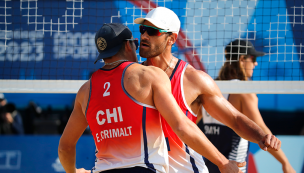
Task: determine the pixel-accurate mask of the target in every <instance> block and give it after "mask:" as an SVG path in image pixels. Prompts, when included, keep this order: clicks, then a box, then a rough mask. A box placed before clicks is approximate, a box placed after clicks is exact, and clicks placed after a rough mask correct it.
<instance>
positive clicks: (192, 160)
mask: <svg viewBox="0 0 304 173" xmlns="http://www.w3.org/2000/svg"><path fill="white" fill-rule="evenodd" d="M188 112H189V111H188V110H187V111H186V116H187V117H188ZM185 146H186V152H187V153H188V154H189V156H190V162H191V165H192V168H193V171H194V172H195V173H198V169H197V167H196V164H195V160H194V158H193V157H192V156H191V155H190V152H189V149H188V145H187V144H185Z"/></svg>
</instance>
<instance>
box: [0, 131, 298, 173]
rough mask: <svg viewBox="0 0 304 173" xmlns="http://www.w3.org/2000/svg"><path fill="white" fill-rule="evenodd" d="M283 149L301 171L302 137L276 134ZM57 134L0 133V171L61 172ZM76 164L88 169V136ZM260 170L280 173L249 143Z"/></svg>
mask: <svg viewBox="0 0 304 173" xmlns="http://www.w3.org/2000/svg"><path fill="white" fill-rule="evenodd" d="M278 138H279V139H280V140H281V141H282V149H283V151H284V153H285V154H286V156H287V158H288V159H289V161H290V163H291V165H292V166H293V168H294V169H295V170H296V172H298V173H301V171H302V172H303V171H304V170H303V166H304V165H303V164H304V136H278ZM59 139H60V136H0V141H1V142H0V172H1V173H2V172H5V173H19V172H20V173H21V172H32V173H36V172H37V173H41V172H43V173H54V172H64V170H63V168H62V166H61V164H60V161H59V159H58V154H57V147H58V143H59ZM76 152H77V154H76V166H77V167H78V168H82V167H83V168H85V169H89V170H90V169H91V168H92V167H93V166H94V161H95V154H94V153H95V145H94V141H93V138H92V136H91V135H84V136H82V137H81V138H80V139H79V141H78V143H77V146H76ZM250 152H251V153H253V155H254V160H255V167H256V168H257V170H258V171H259V173H264V172H265V173H266V172H267V173H270V172H271V173H280V172H282V170H281V164H280V163H279V162H278V161H276V159H274V157H272V156H271V155H270V154H269V153H268V152H264V151H263V150H261V149H260V148H259V147H258V145H257V144H251V145H250Z"/></svg>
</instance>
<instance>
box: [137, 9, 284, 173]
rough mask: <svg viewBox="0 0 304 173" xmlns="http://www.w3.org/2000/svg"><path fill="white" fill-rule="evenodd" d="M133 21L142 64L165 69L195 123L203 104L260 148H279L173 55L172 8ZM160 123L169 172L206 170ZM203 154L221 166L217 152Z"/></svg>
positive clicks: (174, 25) (209, 82) (174, 23)
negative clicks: (165, 145)
mask: <svg viewBox="0 0 304 173" xmlns="http://www.w3.org/2000/svg"><path fill="white" fill-rule="evenodd" d="M134 23H137V24H141V25H140V33H141V38H140V50H139V54H140V56H141V57H144V58H147V60H146V61H145V62H144V63H143V64H144V65H146V66H151V65H152V66H156V67H159V68H161V69H162V70H164V71H165V73H166V74H167V75H168V76H169V77H170V79H171V86H172V94H173V96H174V97H175V99H176V101H177V103H178V104H179V106H180V108H181V109H182V110H183V112H184V113H185V114H186V115H187V116H188V117H189V119H190V120H192V121H193V122H194V123H196V113H197V112H198V110H199V108H200V107H201V106H202V105H203V106H204V108H205V109H206V110H207V112H209V113H210V115H211V116H213V117H214V118H216V119H217V120H219V121H220V122H222V123H224V124H226V125H227V126H229V127H230V128H232V129H233V130H234V131H235V132H236V133H237V134H238V135H240V136H241V137H243V138H245V139H247V140H249V141H252V142H255V143H258V144H259V146H260V147H261V148H262V149H263V150H267V149H274V150H278V149H279V148H280V146H281V142H280V141H279V139H277V138H276V137H275V136H273V135H270V134H267V135H266V134H265V133H264V132H263V131H262V130H261V129H260V128H259V127H258V126H257V125H256V124H255V123H254V122H252V121H251V120H250V119H248V118H247V117H246V116H244V115H243V114H242V113H240V112H239V111H237V110H236V109H235V108H234V107H233V106H232V105H231V104H230V103H229V102H228V101H227V100H226V99H225V98H224V97H223V96H222V94H221V92H220V90H219V88H218V87H217V85H216V84H215V82H214V81H213V79H212V78H211V77H210V76H209V75H208V74H206V73H204V72H203V71H200V70H196V69H194V68H193V67H192V66H191V65H188V64H187V63H185V62H184V61H182V60H179V59H178V58H176V57H174V56H173V55H172V53H171V48H172V45H173V44H174V43H175V42H176V40H177V36H178V32H179V30H180V21H179V19H178V17H177V15H176V14H175V13H174V12H173V11H171V10H170V9H168V8H165V7H157V8H155V9H153V10H151V11H150V12H149V13H148V14H147V16H146V17H145V18H137V19H135V20H134ZM185 41H187V40H185ZM162 124H163V129H164V134H165V137H166V138H167V139H168V143H167V145H168V149H169V152H168V153H169V165H170V172H182V173H184V172H205V171H204V170H205V167H206V166H205V163H204V161H203V160H202V156H200V155H199V154H197V153H195V152H194V151H193V150H192V149H191V148H190V147H188V145H186V144H184V143H183V142H182V140H180V139H179V138H178V137H177V136H176V134H175V133H174V131H173V130H172V129H171V128H170V127H169V126H168V123H167V122H165V121H163V123H162ZM192 133H194V132H192ZM189 135H190V134H189ZM223 142H225V141H223ZM265 142H267V143H268V144H266V143H265ZM205 149H206V150H208V148H205ZM203 156H204V157H206V158H207V159H208V160H210V159H211V160H210V161H211V162H213V163H214V164H215V165H217V166H218V167H219V168H220V167H221V163H220V162H218V161H217V159H218V158H217V156H216V155H203ZM209 158H210V159H209Z"/></svg>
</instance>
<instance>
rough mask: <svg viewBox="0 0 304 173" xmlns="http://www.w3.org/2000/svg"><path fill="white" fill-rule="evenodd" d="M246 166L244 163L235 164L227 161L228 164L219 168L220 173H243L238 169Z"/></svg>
mask: <svg viewBox="0 0 304 173" xmlns="http://www.w3.org/2000/svg"><path fill="white" fill-rule="evenodd" d="M245 165H246V162H236V161H233V160H229V163H228V164H226V165H224V166H223V167H222V168H219V170H220V171H221V173H243V172H242V171H241V170H240V169H239V167H243V166H245Z"/></svg>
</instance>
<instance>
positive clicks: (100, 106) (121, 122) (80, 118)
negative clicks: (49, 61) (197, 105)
mask: <svg viewBox="0 0 304 173" xmlns="http://www.w3.org/2000/svg"><path fill="white" fill-rule="evenodd" d="M95 43H96V46H97V48H98V51H99V52H100V55H99V56H98V58H97V60H96V61H98V60H100V59H104V61H105V66H104V67H103V68H101V69H99V70H97V71H96V72H94V74H93V75H92V77H91V79H90V80H89V81H87V82H86V83H85V84H84V85H83V86H82V87H81V88H80V89H79V91H78V93H77V96H76V100H75V106H74V110H73V112H72V114H71V117H70V119H69V121H68V123H67V126H66V128H65V130H64V132H63V134H62V137H61V139H60V142H59V147H58V154H59V159H60V162H61V164H62V166H63V167H64V169H65V171H66V172H67V173H74V172H85V171H86V170H84V169H79V170H76V168H75V158H76V151H75V149H76V144H77V141H78V139H79V138H80V137H81V135H82V133H83V132H84V130H85V129H86V127H87V126H88V125H89V126H90V129H91V131H92V135H93V137H94V141H95V145H96V148H97V154H96V157H97V160H96V162H95V167H94V168H93V172H94V173H97V172H105V173H120V172H132V173H145V172H147V173H148V172H168V169H169V165H168V148H167V145H166V142H165V138H164V134H163V130H162V124H161V116H160V114H161V115H162V117H163V118H164V120H166V122H167V123H168V125H169V127H170V128H172V130H173V131H174V133H175V134H177V136H178V137H179V138H180V139H182V140H183V142H185V143H186V144H187V145H189V146H190V147H191V148H193V149H194V150H195V151H196V152H198V153H200V154H202V155H207V156H213V157H208V159H210V160H212V161H214V163H216V164H217V165H220V166H219V168H220V170H221V171H222V172H223V173H224V172H225V173H238V172H239V169H238V166H239V167H241V166H244V165H245V164H246V163H245V162H243V163H238V162H235V161H229V160H227V159H226V158H225V157H224V156H223V155H222V154H221V153H220V152H219V151H218V150H217V149H216V148H215V147H214V146H213V145H212V144H211V143H210V142H209V141H208V139H207V138H206V137H205V136H204V134H203V133H202V132H201V131H200V129H199V128H198V127H197V126H196V125H195V124H194V123H192V122H191V121H190V120H189V119H188V118H186V117H185V114H184V113H183V111H182V110H181V109H180V108H179V106H178V104H177V103H176V101H175V99H174V97H173V95H172V94H171V86H170V81H169V79H168V77H167V76H166V74H165V73H164V72H163V71H162V70H161V69H159V68H156V67H152V66H151V67H146V66H143V65H140V64H137V63H131V62H134V61H135V62H137V57H136V49H137V40H136V39H133V38H132V33H131V31H130V30H129V29H128V28H127V27H126V26H124V25H122V24H114V23H113V24H104V25H103V26H102V28H101V29H100V30H99V31H98V32H97V33H96V36H95ZM96 61H95V62H96ZM127 61H131V62H127ZM157 110H158V111H159V112H158V111H157ZM159 113H160V114H159ZM264 142H265V144H266V145H267V146H268V145H275V146H271V147H273V148H275V149H277V148H279V147H280V146H279V145H277V143H276V144H273V143H271V141H268V139H267V140H266V141H263V143H261V145H264ZM265 147H266V146H265Z"/></svg>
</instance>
